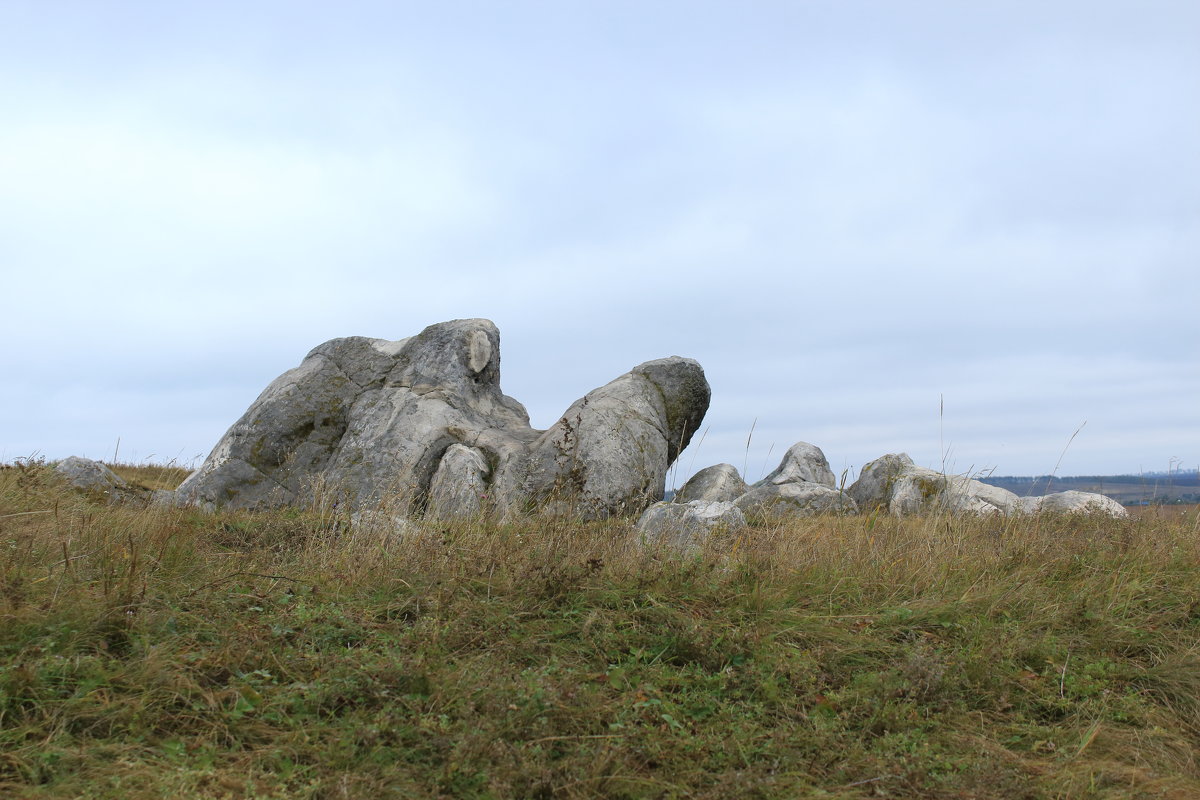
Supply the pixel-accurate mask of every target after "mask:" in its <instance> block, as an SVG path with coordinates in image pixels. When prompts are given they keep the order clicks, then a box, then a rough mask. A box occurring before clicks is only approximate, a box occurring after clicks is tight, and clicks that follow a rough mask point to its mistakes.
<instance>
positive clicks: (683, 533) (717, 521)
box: [637, 500, 746, 551]
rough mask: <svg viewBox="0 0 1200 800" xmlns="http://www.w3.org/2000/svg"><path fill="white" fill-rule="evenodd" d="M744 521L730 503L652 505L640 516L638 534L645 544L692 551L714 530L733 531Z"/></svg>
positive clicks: (692, 502) (743, 523)
mask: <svg viewBox="0 0 1200 800" xmlns="http://www.w3.org/2000/svg"><path fill="white" fill-rule="evenodd" d="M745 525H746V517H745V515H743V514H742V512H741V511H740V510H739V509H738V508H737V507H736V506H734V504H733V503H722V502H711V501H707V500H692V501H690V502H687V503H655V504H654V505H652V506H650V507H649V508H647V509H646V510H645V511H644V512H642V516H641V518H640V519H638V522H637V530H638V531H639V532H640V533H641V535H642V536H643V537H644V539H645V540H646V541H647V542H648V543H654V544H661V545H666V546H668V547H671V548H674V549H676V550H683V551H692V550H696V549H698V548H699V547H701V546H702V545H703V543H704V541H705V540H706V539H707V538H708V537H709V536H711V535H712V533H713V532H714V531H717V530H736V529H738V528H743V527H745Z"/></svg>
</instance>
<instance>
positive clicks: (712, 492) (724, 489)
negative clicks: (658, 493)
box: [672, 464, 750, 503]
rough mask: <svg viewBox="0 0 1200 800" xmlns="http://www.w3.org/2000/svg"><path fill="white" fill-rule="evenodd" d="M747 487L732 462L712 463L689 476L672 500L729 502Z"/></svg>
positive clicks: (742, 493) (678, 501)
mask: <svg viewBox="0 0 1200 800" xmlns="http://www.w3.org/2000/svg"><path fill="white" fill-rule="evenodd" d="M749 489H750V487H749V486H747V485H746V482H745V481H744V480H742V476H741V475H739V474H738V471H737V467H734V466H733V465H732V464H714V465H713V466H711V467H705V468H704V469H702V470H700V471H699V472H697V473H696V474H695V475H693V476H692V477H691V478H689V479H688V482H687V483H685V484H684V485H683V486H682V487H680V489H679V491H678V492H676V493H675V497H673V498H672V500H673V501H674V502H676V503H688V502H691V501H692V500H707V501H709V502H714V503H731V502H733V501H734V500H736V499H738V498H739V497H741V496H742V495H744V494H745V493H746V492H747V491H749Z"/></svg>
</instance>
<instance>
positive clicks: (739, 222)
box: [0, 2, 1200, 479]
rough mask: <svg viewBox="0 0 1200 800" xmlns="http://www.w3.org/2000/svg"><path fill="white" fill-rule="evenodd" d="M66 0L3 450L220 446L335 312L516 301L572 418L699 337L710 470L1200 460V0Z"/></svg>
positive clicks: (544, 380) (526, 388)
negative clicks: (976, 1) (806, 457)
mask: <svg viewBox="0 0 1200 800" xmlns="http://www.w3.org/2000/svg"><path fill="white" fill-rule="evenodd" d="M56 6H57V4H56ZM48 9H49V7H48V6H45V5H44V4H37V3H12V4H6V5H5V7H4V8H3V9H0V29H2V30H6V31H14V30H19V31H22V32H23V35H22V36H20V37H12V41H10V42H6V45H8V46H6V47H5V48H3V50H2V51H0V91H3V92H4V95H5V98H6V100H5V104H4V105H3V107H2V108H0V220H2V221H0V262H2V263H3V264H4V266H5V278H6V280H5V286H6V289H7V290H8V291H7V295H6V298H5V300H4V307H3V312H4V313H3V323H0V324H3V326H4V333H5V339H6V344H8V345H9V346H8V347H7V348H6V349H5V351H4V353H3V356H2V360H0V367H3V368H4V369H5V371H6V374H9V375H12V376H15V377H13V378H12V379H11V380H10V384H9V391H8V392H7V394H6V397H5V398H4V400H3V401H2V402H3V403H4V405H3V406H0V416H3V418H5V419H7V420H9V422H8V423H6V424H5V425H4V426H3V427H0V449H3V453H2V454H0V457H3V458H12V457H16V456H21V455H26V454H27V451H30V450H39V451H41V452H43V453H45V454H47V455H50V456H64V455H68V454H70V453H72V452H79V453H83V454H86V455H93V456H96V455H99V456H106V455H108V453H107V451H108V450H109V449H110V447H111V445H112V444H113V443H115V440H116V438H117V437H120V438H121V440H122V442H124V443H125V444H124V445H123V451H124V452H126V453H133V452H136V453H139V454H141V455H143V456H144V455H146V454H149V453H155V454H156V455H161V454H164V453H169V454H170V457H175V456H176V454H178V453H183V454H185V456H186V457H188V458H190V457H191V456H193V455H195V454H196V453H198V452H201V451H205V450H207V448H208V447H210V446H211V445H212V444H213V443H214V442H215V440H216V438H217V437H218V436H219V435H220V433H221V432H222V431H223V430H224V428H225V427H226V426H228V425H229V424H230V423H232V422H233V421H234V419H236V418H237V416H239V415H240V414H241V412H242V410H244V408H245V407H246V405H248V404H249V402H251V401H252V400H253V398H254V396H256V395H257V393H258V391H260V390H261V389H262V388H263V387H264V386H265V385H266V383H267V382H269V381H270V379H271V378H273V377H274V376H275V375H277V374H279V373H280V372H282V371H284V370H286V369H288V368H290V367H292V366H294V365H295V364H296V363H298V362H299V360H300V359H301V358H302V357H303V355H304V353H305V352H307V350H308V349H310V348H311V347H312V346H314V345H316V344H318V343H320V342H321V341H324V340H326V339H329V338H333V337H335V336H344V335H354V334H363V335H370V336H379V337H386V338H398V337H402V336H406V335H410V334H412V333H414V332H416V331H418V330H420V329H421V328H423V327H424V326H425V325H428V324H431V323H433V322H437V321H440V320H444V319H450V318H458V317H468V316H485V317H490V318H492V319H494V320H495V321H496V322H497V323H498V324H499V326H500V328H501V331H502V335H503V347H504V363H503V369H504V388H505V390H506V391H507V392H508V393H509V394H512V395H513V396H515V397H517V398H518V399H520V400H521V401H522V402H524V403H526V404H527V405H528V406H529V408H530V411H531V413H532V415H533V418H534V422H535V424H539V425H549V424H550V423H551V422H552V421H553V420H554V418H555V417H556V416H557V414H559V413H561V411H562V410H563V409H565V408H566V406H567V405H568V404H569V403H570V402H572V401H573V400H574V399H575V398H577V397H578V396H580V395H581V394H583V393H584V392H586V391H587V390H589V389H591V388H593V387H595V386H597V385H600V384H602V383H604V382H606V381H608V380H610V379H611V378H613V377H615V376H616V375H618V374H620V373H621V372H624V371H625V370H627V369H629V368H630V367H632V366H633V365H635V364H637V363H639V362H641V361H644V360H647V359H650V358H655V357H660V356H664V355H669V354H679V355H685V356H691V357H694V358H697V359H698V360H699V361H700V362H701V363H702V364H703V365H704V366H705V368H706V371H707V373H708V375H709V379H710V381H711V383H712V385H713V388H714V401H713V407H712V409H711V411H710V414H709V417H708V420H707V423H706V424H707V426H708V427H709V432H708V433H707V434H706V436H705V438H704V442H703V443H702V444H700V443H699V442H697V444H695V445H694V446H693V448H692V451H691V452H689V453H686V454H684V456H683V459H682V461H681V467H680V470H681V471H682V472H687V471H688V466H689V465H693V464H694V467H695V468H700V467H702V466H706V465H707V464H709V463H715V462H717V461H728V462H729V463H733V464H735V465H736V466H738V467H739V469H740V468H741V467H742V466H743V462H745V463H746V466H747V469H748V470H749V471H750V472H751V473H752V474H751V477H756V475H755V474H754V473H755V472H756V471H758V470H759V468H760V467H762V466H763V465H764V464H766V469H767V470H768V471H769V469H770V467H771V464H770V463H769V462H770V461H772V460H776V461H777V460H778V458H779V457H780V456H781V455H782V452H783V451H784V450H786V448H787V447H788V446H789V445H790V444H792V443H793V442H795V441H798V440H806V441H811V442H814V443H816V444H818V445H820V446H822V447H823V448H825V450H826V452H827V454H828V455H829V457H830V460H831V462H832V463H833V465H834V467H835V471H839V472H840V471H841V470H843V469H846V470H850V471H853V470H856V469H857V468H859V467H861V465H862V464H863V463H865V461H867V460H870V459H871V458H874V457H876V456H878V455H882V454H883V453H885V452H890V451H897V450H907V451H909V452H910V453H911V454H912V455H913V456H914V458H916V459H917V460H918V461H919V462H920V463H924V464H927V465H930V466H940V465H941V464H942V463H943V462H952V463H953V464H955V465H957V466H958V467H959V468H962V469H967V468H972V467H974V468H984V467H988V468H990V467H995V468H996V469H997V470H999V471H1000V472H1007V473H1023V472H1038V471H1048V470H1049V469H1050V468H1052V467H1053V466H1054V463H1055V462H1056V461H1057V460H1058V458H1059V457H1060V455H1061V452H1062V447H1063V446H1064V445H1065V442H1066V440H1067V439H1068V438H1069V437H1070V435H1071V433H1072V432H1073V431H1074V430H1075V429H1076V428H1077V427H1078V425H1079V424H1080V423H1081V422H1082V421H1083V420H1085V419H1086V420H1087V425H1086V427H1085V428H1084V430H1083V431H1082V432H1081V433H1080V434H1079V436H1078V437H1077V438H1076V440H1075V442H1073V443H1072V446H1071V448H1070V450H1069V451H1068V454H1067V456H1066V457H1065V458H1064V459H1063V466H1064V469H1069V470H1070V471H1073V472H1105V471H1109V472H1111V471H1121V470H1126V469H1134V468H1136V467H1137V466H1144V467H1146V468H1156V467H1164V466H1165V463H1166V460H1167V459H1168V458H1170V457H1180V458H1183V459H1184V461H1185V463H1192V464H1194V463H1196V462H1197V461H1198V460H1200V439H1198V438H1197V437H1198V436H1200V422H1198V420H1197V411H1196V404H1195V401H1194V398H1195V397H1196V396H1197V389H1200V359H1198V358H1197V356H1198V355H1200V353H1198V352H1197V348H1196V345H1195V342H1196V341H1197V336H1198V335H1200V331H1198V330H1197V327H1196V326H1197V322H1196V315H1195V313H1194V312H1195V309H1194V305H1195V298H1196V297H1197V296H1200V264H1198V263H1197V260H1196V256H1195V253H1197V252H1200V231H1198V229H1197V228H1196V226H1195V225H1194V220H1195V219H1196V217H1197V214H1200V188H1198V187H1200V149H1198V146H1197V144H1196V142H1200V108H1198V107H1197V106H1196V104H1195V103H1192V102H1190V98H1193V97H1195V96H1196V95H1197V92H1198V91H1200V61H1198V57H1197V54H1196V51H1195V47H1194V39H1195V37H1194V32H1195V31H1196V30H1197V28H1198V27H1200V16H1198V15H1197V12H1196V10H1195V8H1193V7H1192V6H1191V5H1190V4H1186V3H1171V2H1156V3H1155V2H1152V3H1148V4H1145V5H1143V6H1139V8H1138V10H1137V13H1134V12H1133V11H1131V10H1130V7H1127V6H1123V5H1118V4H1107V3H1099V4H1096V3H1087V4H1083V3H1074V2H1062V3H1051V4H1044V3H1041V4H1032V3H1012V4H1003V5H1000V4H993V5H991V6H987V7H978V6H977V5H976V6H971V7H967V6H962V5H961V4H956V3H941V2H928V3H926V2H914V3H905V4H903V5H895V4H891V3H882V2H876V3H864V4H862V5H861V6H857V7H852V6H848V5H847V4H844V3H832V2H831V3H820V2H818V3H805V4H794V3H764V4H756V5H754V6H744V5H734V4H722V3H666V4H656V5H653V6H646V5H645V4H633V3H628V4H623V3H604V4H599V3H596V4H592V3H583V4H568V5H562V4H542V3H528V4H527V3H516V4H509V5H506V6H503V7H501V6H496V5H495V4H489V3H448V4H439V5H438V6H437V7H429V6H423V7H417V6H403V5H400V6H397V5H395V4H390V3H351V4H347V5H345V6H344V7H339V8H338V9H337V10H331V8H330V7H326V6H322V5H319V4H303V3H302V4H294V3H276V4H272V3H264V4H255V5H253V6H244V5H235V4H226V3H221V2H215V3H206V4H194V5H190V4H182V5H179V6H175V7H172V9H171V10H170V11H169V12H168V11H166V10H165V9H164V7H161V6H159V5H156V4H150V3H138V2H124V3H114V4H104V7H103V8H102V7H101V6H98V5H96V4H84V3H79V4H64V5H63V6H59V7H58V8H57V11H56V12H55V13H51V12H50V11H49V10H48ZM943 398H944V401H945V408H946V412H945V414H944V415H940V414H939V412H938V408H939V402H940V401H941V400H942V399H943ZM756 418H757V420H758V422H757V423H755V422H754V421H755V419H756ZM752 424H754V425H755V435H754V437H753V440H752V442H751V446H750V449H749V452H747V451H746V441H745V440H746V437H747V435H748V432H749V429H750V427H751V425H752ZM678 477H679V478H681V479H682V478H685V477H686V474H683V475H679V476H678Z"/></svg>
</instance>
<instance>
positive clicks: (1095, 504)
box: [1021, 491, 1129, 518]
mask: <svg viewBox="0 0 1200 800" xmlns="http://www.w3.org/2000/svg"><path fill="white" fill-rule="evenodd" d="M1021 502H1022V505H1023V507H1024V510H1025V511H1026V512H1028V513H1031V514H1046V513H1049V514H1107V515H1108V516H1110V517H1117V518H1122V517H1128V516H1129V512H1128V511H1126V510H1125V507H1124V506H1122V505H1121V504H1120V503H1118V502H1117V501H1116V500H1113V499H1112V498H1111V497H1106V496H1105V495H1102V494H1096V493H1095V492H1076V491H1070V492H1055V493H1054V494H1048V495H1045V496H1042V497H1023V498H1021Z"/></svg>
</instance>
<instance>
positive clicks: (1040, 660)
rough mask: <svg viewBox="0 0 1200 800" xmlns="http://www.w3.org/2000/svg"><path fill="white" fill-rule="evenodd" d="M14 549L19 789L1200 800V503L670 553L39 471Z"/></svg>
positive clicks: (3, 669) (782, 538) (634, 544)
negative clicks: (84, 485)
mask: <svg viewBox="0 0 1200 800" xmlns="http://www.w3.org/2000/svg"><path fill="white" fill-rule="evenodd" d="M116 469H117V471H118V472H119V473H120V474H121V475H122V476H123V477H125V478H126V479H127V480H131V481H135V482H137V483H139V484H140V485H143V486H146V487H149V488H169V487H171V486H174V485H176V484H177V483H178V482H179V481H180V480H181V479H182V478H183V476H184V474H185V473H184V472H183V471H182V470H178V469H172V468H170V467H156V466H140V467H132V466H128V465H126V466H120V465H118V466H117V467H116ZM0 547H2V548H3V556H2V557H0V796H4V797H13V798H66V797H88V798H122V799H125V798H161V797H173V798H210V797H211V798H363V797H371V798H392V797H395V798H438V797H463V798H600V797H604V798H629V799H630V800H633V799H634V798H727V797H737V798H804V797H814V798H840V799H841V800H850V798H880V797H885V798H947V799H948V798H1029V799H1030V800H1032V799H1033V798H1180V799H1182V798H1193V797H1198V796H1200V765H1198V764H1197V752H1198V750H1200V519H1198V518H1197V516H1196V514H1195V512H1194V509H1193V510H1192V512H1191V513H1187V512H1184V513H1179V512H1178V511H1173V512H1172V513H1167V514H1154V513H1146V514H1144V515H1142V516H1139V517H1137V518H1133V519H1129V520H1111V519H1107V518H1105V519H1091V518H1082V517H1075V518H1072V517H1052V516H1042V517H1027V518H1014V519H979V518H965V517H963V518H952V517H943V516H931V517H923V518H908V519H894V518H891V517H888V516H886V515H870V516H860V517H845V518H837V517H827V518H810V519H796V520H792V521H789V522H787V523H783V524H778V525H771V526H761V527H755V528H752V529H750V530H747V531H743V532H741V533H739V534H725V535H720V536H716V537H714V538H713V539H712V540H711V541H710V542H709V543H708V544H707V546H706V547H705V548H704V549H703V550H702V551H701V552H699V553H694V554H691V555H680V554H676V553H672V552H664V551H661V550H657V549H655V548H652V547H646V546H644V545H643V543H642V542H640V541H639V539H638V537H637V535H636V534H635V533H634V532H633V529H632V525H631V523H630V522H629V521H627V520H626V521H608V522H599V523H587V524H583V523H578V522H574V521H571V520H569V519H555V518H540V519H528V520H521V521H516V522H508V523H499V522H495V521H488V520H466V521H458V522H454V523H439V524H437V525H432V524H429V525H420V526H416V527H413V528H411V529H409V530H408V531H407V532H405V533H404V534H403V535H401V534H398V533H396V532H395V531H393V530H388V529H384V528H374V529H373V528H371V527H369V526H366V527H363V526H360V527H358V528H352V527H351V526H349V525H348V523H347V520H346V519H344V518H343V516H342V515H341V513H340V512H339V511H338V509H336V508H332V507H323V506H320V505H317V506H315V507H313V508H309V509H288V510H281V511H275V512H270V513H249V512H217V513H211V514H208V513H201V512H199V511H196V510H193V509H180V508H167V507H161V508H156V507H149V508H137V507H133V506H119V505H108V504H106V503H105V502H104V501H103V498H97V497H88V496H85V495H83V494H80V493H78V492H76V491H74V490H71V489H69V488H67V487H65V486H63V485H62V484H61V482H60V481H59V480H57V478H56V476H55V474H54V473H53V471H52V470H51V469H50V468H49V467H47V466H46V465H45V464H41V463H37V462H29V463H21V464H13V465H8V466H6V467H4V468H3V469H0Z"/></svg>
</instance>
